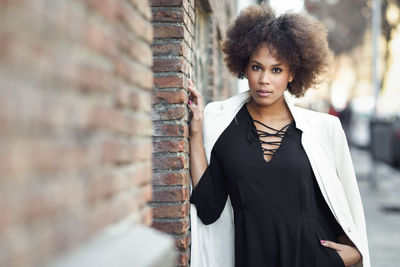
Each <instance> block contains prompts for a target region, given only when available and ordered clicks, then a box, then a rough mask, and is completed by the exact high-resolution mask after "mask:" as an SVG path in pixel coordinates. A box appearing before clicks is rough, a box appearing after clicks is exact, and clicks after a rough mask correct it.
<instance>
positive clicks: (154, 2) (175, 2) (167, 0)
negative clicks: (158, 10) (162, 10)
mask: <svg viewBox="0 0 400 267" xmlns="http://www.w3.org/2000/svg"><path fill="white" fill-rule="evenodd" d="M149 2H150V6H152V7H154V6H182V0H150V1H149Z"/></svg>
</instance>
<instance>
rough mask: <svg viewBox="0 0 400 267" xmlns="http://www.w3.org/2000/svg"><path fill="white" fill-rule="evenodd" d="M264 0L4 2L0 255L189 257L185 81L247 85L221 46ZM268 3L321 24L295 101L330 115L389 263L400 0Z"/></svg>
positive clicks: (6, 262)
mask: <svg viewBox="0 0 400 267" xmlns="http://www.w3.org/2000/svg"><path fill="white" fill-rule="evenodd" d="M260 2H261V1H257V0H252V1H251V0H248V1H245V0H235V1H232V0H37V1H28V0H1V1H0V159H1V160H0V210H1V213H0V266H73V267H78V266H118V267H119V266H135V267H142V266H163V267H167V266H190V253H191V235H192V233H191V221H190V203H189V196H190V190H191V183H190V171H189V168H190V164H189V152H190V151H189V146H188V144H189V139H188V137H189V126H188V125H189V121H190V114H189V112H188V107H187V101H188V92H187V90H186V88H187V82H188V79H192V80H194V82H195V84H196V87H197V89H199V90H200V91H201V93H202V94H203V96H204V99H205V102H206V103H208V102H210V101H215V100H221V99H226V98H228V97H229V96H232V95H234V94H236V93H238V92H241V91H243V90H247V83H246V81H243V80H240V81H238V80H237V78H235V77H232V75H230V74H229V72H228V70H227V68H226V66H225V63H224V60H223V53H222V51H221V41H222V39H223V38H224V36H225V32H226V28H227V26H228V25H229V23H230V22H231V21H232V20H233V19H234V18H235V17H236V15H237V14H238V12H240V10H241V9H242V8H244V7H246V6H248V5H250V4H256V3H260ZM266 2H269V4H270V5H271V6H272V7H273V8H274V9H275V10H276V11H277V12H278V13H284V12H287V11H294V12H301V13H305V14H308V15H310V16H313V17H315V18H317V19H319V20H321V21H322V22H323V23H324V24H325V25H326V27H327V29H328V40H329V45H330V48H331V50H332V51H333V53H334V65H333V67H332V69H331V72H330V73H329V75H327V76H326V77H324V78H325V79H324V82H323V83H322V84H321V85H320V86H319V87H318V88H313V89H315V90H309V91H308V92H307V94H306V96H305V97H304V98H301V99H295V102H296V104H297V105H299V106H303V107H307V108H310V109H313V110H317V111H321V112H326V113H330V114H332V115H335V116H338V117H339V118H340V120H341V122H342V126H343V128H344V130H345V132H346V135H347V140H348V143H349V145H350V147H351V153H352V158H353V163H354V166H355V170H356V174H357V179H358V184H359V187H360V191H361V195H362V199H363V204H364V210H365V215H366V220H367V231H368V238H369V246H370V254H371V263H372V266H373V267H386V266H400V254H399V252H400V242H399V240H400V231H399V229H400V101H399V98H400V27H399V24H400V1H399V0H351V1H350V0H304V1H303V0H269V1H266Z"/></svg>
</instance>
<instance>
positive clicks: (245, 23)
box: [222, 3, 332, 97]
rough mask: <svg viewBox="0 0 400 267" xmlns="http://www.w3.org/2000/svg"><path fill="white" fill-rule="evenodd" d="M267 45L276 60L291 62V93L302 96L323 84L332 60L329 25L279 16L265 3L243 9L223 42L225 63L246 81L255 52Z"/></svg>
mask: <svg viewBox="0 0 400 267" xmlns="http://www.w3.org/2000/svg"><path fill="white" fill-rule="evenodd" d="M262 43H266V44H268V46H269V49H270V51H271V53H272V55H273V56H274V57H276V58H277V59H279V60H280V61H282V62H284V63H287V64H288V65H289V67H290V71H291V73H292V74H293V76H294V80H293V82H292V83H290V84H288V88H287V89H288V90H289V92H290V93H291V94H292V95H294V96H295V97H301V96H303V95H304V94H305V92H306V91H307V90H308V88H310V87H312V86H313V85H316V84H318V83H319V82H320V80H319V78H318V77H320V75H321V74H323V73H325V72H326V71H327V70H328V68H329V65H330V63H331V59H332V53H331V51H330V50H329V48H328V41H327V30H326V28H325V26H324V25H323V24H322V23H321V22H319V21H317V20H314V19H311V18H309V17H307V16H305V15H302V14H295V13H285V14H282V15H280V16H279V17H276V16H275V14H274V12H273V10H272V9H271V8H270V7H269V6H268V5H267V4H265V3H262V4H260V5H252V6H249V7H247V8H245V9H244V10H242V11H241V12H240V14H239V16H238V17H237V18H236V19H235V20H234V21H233V22H232V23H231V24H230V25H229V27H228V30H227V33H226V37H225V39H224V40H223V43H222V51H223V52H224V53H225V62H226V64H227V67H228V69H229V70H230V72H232V74H234V75H235V76H237V77H238V78H244V73H245V68H246V66H247V65H248V63H249V58H250V56H251V54H252V52H253V51H254V50H255V49H256V48H257V47H258V46H259V45H260V44H262Z"/></svg>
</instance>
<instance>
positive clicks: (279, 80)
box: [274, 76, 289, 90]
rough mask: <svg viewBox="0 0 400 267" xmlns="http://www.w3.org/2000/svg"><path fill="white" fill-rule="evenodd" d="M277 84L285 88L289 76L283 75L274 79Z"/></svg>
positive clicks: (278, 86) (280, 87)
mask: <svg viewBox="0 0 400 267" xmlns="http://www.w3.org/2000/svg"><path fill="white" fill-rule="evenodd" d="M274 81H275V82H274V83H275V86H276V87H277V88H279V89H282V90H285V89H286V87H287V84H288V82H289V77H286V76H281V77H276V79H274Z"/></svg>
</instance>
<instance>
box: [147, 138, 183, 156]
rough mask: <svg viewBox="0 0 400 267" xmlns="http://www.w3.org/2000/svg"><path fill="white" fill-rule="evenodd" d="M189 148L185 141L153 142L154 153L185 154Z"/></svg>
mask: <svg viewBox="0 0 400 267" xmlns="http://www.w3.org/2000/svg"><path fill="white" fill-rule="evenodd" d="M188 148H189V147H188V143H187V142H186V141H185V140H184V139H178V140H176V139H175V140H155V141H153V153H160V152H185V151H188Z"/></svg>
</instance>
